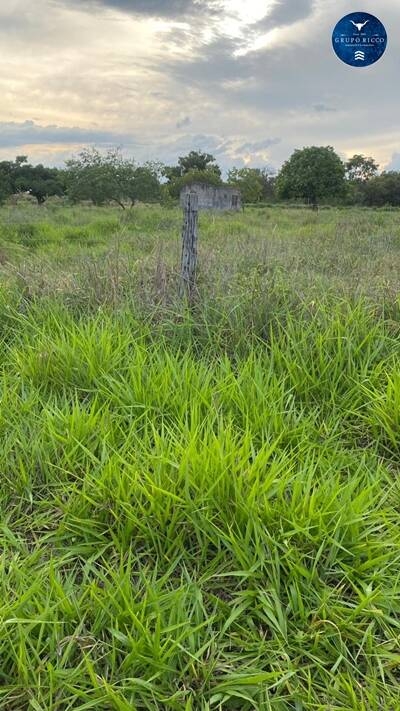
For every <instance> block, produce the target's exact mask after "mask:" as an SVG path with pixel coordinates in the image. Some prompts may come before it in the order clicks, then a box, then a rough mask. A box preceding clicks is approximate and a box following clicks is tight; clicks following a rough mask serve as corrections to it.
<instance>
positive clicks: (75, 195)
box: [66, 148, 136, 209]
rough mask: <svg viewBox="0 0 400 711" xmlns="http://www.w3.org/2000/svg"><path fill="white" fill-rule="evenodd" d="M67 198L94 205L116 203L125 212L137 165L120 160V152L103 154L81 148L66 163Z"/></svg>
mask: <svg viewBox="0 0 400 711" xmlns="http://www.w3.org/2000/svg"><path fill="white" fill-rule="evenodd" d="M66 166H67V183H68V196H69V197H70V199H71V200H72V201H73V202H77V201H79V200H92V202H93V203H94V204H95V205H104V204H105V203H107V202H116V203H117V204H118V205H120V207H122V208H123V209H125V204H124V200H125V199H127V198H128V197H129V192H130V185H131V182H132V181H133V176H134V171H135V169H136V166H135V164H134V162H133V161H126V160H124V159H123V157H122V155H121V152H120V150H119V149H110V150H108V151H107V153H106V154H102V153H101V152H100V151H99V150H97V148H84V149H83V150H82V151H81V152H80V153H79V155H78V156H76V157H74V158H71V159H70V160H68V161H67V162H66Z"/></svg>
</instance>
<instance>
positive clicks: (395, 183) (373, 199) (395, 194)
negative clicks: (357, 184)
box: [362, 170, 400, 207]
mask: <svg viewBox="0 0 400 711" xmlns="http://www.w3.org/2000/svg"><path fill="white" fill-rule="evenodd" d="M362 194H363V203H364V204H365V205H368V206H369V207H384V206H385V205H393V206H395V207H399V206H400V172H397V171H394V170H392V171H388V172H383V173H381V175H377V176H375V177H373V178H371V179H370V180H368V181H366V182H365V183H364V184H363V186H362Z"/></svg>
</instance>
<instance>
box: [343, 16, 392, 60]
mask: <svg viewBox="0 0 400 711" xmlns="http://www.w3.org/2000/svg"><path fill="white" fill-rule="evenodd" d="M332 44H333V49H334V51H335V53H336V55H337V56H338V57H339V59H341V60H342V62H344V63H345V64H349V65H350V66H351V67H369V66H370V64H375V62H377V61H378V59H380V58H381V57H382V55H383V54H384V52H385V49H386V47H387V33H386V30H385V27H384V25H383V24H382V22H381V21H380V20H378V18H377V17H375V16H374V15H369V14H368V13H367V12H352V13H351V14H350V15H346V16H345V17H342V19H341V20H339V22H338V23H337V25H336V27H335V29H334V30H333V35H332Z"/></svg>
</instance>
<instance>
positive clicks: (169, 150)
mask: <svg viewBox="0 0 400 711" xmlns="http://www.w3.org/2000/svg"><path fill="white" fill-rule="evenodd" d="M360 9H362V10H363V11H366V12H370V13H372V14H375V15H377V16H378V17H379V18H380V19H381V20H382V22H383V23H384V24H385V26H386V29H387V32H388V35H389V45H388V49H387V51H386V54H385V55H384V57H383V58H382V59H381V60H380V61H379V62H378V63H377V64H375V65H373V66H371V67H368V68H363V69H354V68H351V67H348V66H346V65H345V64H343V63H341V62H340V61H339V60H338V59H337V58H336V56H335V54H334V53H333V50H332V46H331V35H332V29H333V27H334V26H335V25H336V23H337V21H338V20H339V19H340V18H341V17H342V16H343V15H346V14H348V13H349V12H353V11H358V10H360ZM399 28H400V3H399V0H379V2H378V0H376V1H375V2H374V1H372V0H363V2H362V8H360V7H358V5H357V3H355V4H353V2H349V1H348V0H31V2H29V3H28V2H27V1H26V0H5V2H3V3H2V4H1V8H0V55H1V65H0V66H1V73H0V96H1V97H2V100H1V104H0V158H1V159H4V158H13V157H15V156H16V155H21V154H22V155H28V156H29V158H30V160H31V161H32V162H39V161H41V162H44V163H46V164H49V165H50V164H51V165H62V163H63V161H64V160H65V159H66V158H67V157H69V156H70V155H71V154H73V153H76V152H77V151H79V149H80V148H81V147H82V146H86V145H90V144H93V145H96V146H97V147H99V148H107V147H109V146H117V145H119V146H122V147H123V150H124V152H125V153H126V154H127V155H130V156H134V157H135V158H137V160H138V161H145V160H149V159H160V160H162V161H163V162H166V163H175V162H176V160H177V157H178V156H179V155H182V154H184V153H185V152H187V151H189V150H191V149H198V148H200V149H202V150H207V151H210V152H212V153H213V154H214V155H215V156H216V157H217V159H218V161H219V163H220V164H221V165H222V166H223V167H224V168H228V167H231V166H233V165H236V166H243V165H250V166H263V165H267V164H268V165H271V166H274V167H275V168H278V167H279V166H280V165H281V164H282V162H283V161H284V160H286V158H288V156H289V155H290V154H291V152H292V151H293V149H294V148H301V147H302V146H306V145H333V146H334V147H335V148H336V150H337V151H338V152H339V153H340V155H341V156H342V157H348V156H350V155H353V154H354V153H366V154H368V155H373V156H374V157H375V158H376V159H377V160H378V162H379V163H380V165H381V168H394V169H400V121H399V112H400V93H399V91H398V81H399V66H400V32H399Z"/></svg>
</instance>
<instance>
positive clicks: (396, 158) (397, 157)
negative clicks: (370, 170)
mask: <svg viewBox="0 0 400 711" xmlns="http://www.w3.org/2000/svg"><path fill="white" fill-rule="evenodd" d="M385 170H400V153H393V155H392V158H391V160H390V162H389V163H388V164H387V166H386V167H385Z"/></svg>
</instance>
